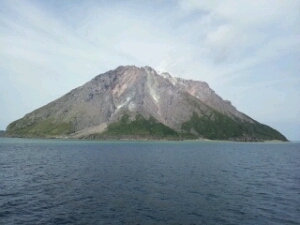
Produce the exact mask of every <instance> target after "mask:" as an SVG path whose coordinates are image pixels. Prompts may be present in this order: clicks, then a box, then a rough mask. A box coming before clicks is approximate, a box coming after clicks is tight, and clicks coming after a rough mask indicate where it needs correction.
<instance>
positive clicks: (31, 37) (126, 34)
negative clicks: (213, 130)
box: [0, 0, 300, 140]
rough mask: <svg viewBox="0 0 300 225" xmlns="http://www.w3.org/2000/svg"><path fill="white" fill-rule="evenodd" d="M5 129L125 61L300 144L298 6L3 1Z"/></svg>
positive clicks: (0, 57)
mask: <svg viewBox="0 0 300 225" xmlns="http://www.w3.org/2000/svg"><path fill="white" fill-rule="evenodd" d="M0 40H1V41H0V78H1V80H0V106H1V114H0V129H3V130H5V129H6V126H7V125H8V124H9V123H10V122H12V121H14V120H16V119H19V118H21V117H23V116H24V115H25V114H27V113H29V112H31V111H33V110H34V109H37V108H39V107H41V106H43V105H45V104H47V103H49V102H51V101H53V100H55V99H57V98H59V97H61V96H62V95H64V94H65V93H67V92H68V91H70V90H72V89H74V88H76V87H78V86H80V85H83V84H84V83H86V82H88V81H89V80H91V79H92V78H93V77H95V76H96V75H98V74H101V73H104V72H106V71H108V70H111V69H115V68H116V67H118V66H119V65H136V66H146V65H148V66H151V67H152V68H154V69H156V70H158V71H166V72H169V73H171V74H172V75H173V76H176V77H181V78H185V79H193V80H201V81H205V82H207V83H208V84H209V85H210V87H211V88H212V89H213V90H214V91H215V92H216V93H217V94H218V95H220V96H221V97H222V98H223V99H227V100H230V101H231V102H232V104H233V105H234V106H235V107H236V108H237V109H238V110H239V111H241V112H244V113H245V114H247V115H249V116H250V117H252V118H253V119H255V120H257V121H259V122H260V123H264V124H267V125H269V126H271V127H273V128H275V129H277V130H279V131H280V132H282V133H283V134H284V135H285V136H286V137H287V138H288V139H289V140H300V88H299V86H300V1H299V0H243V1H236V0H208V1H205V0H203V1H200V0H173V1H172V0H152V1H142V0H124V1H121V0H118V1H115V0H112V1H101V0H98V1H93V0H85V1H80V0H64V1H61V0H44V1H42V0H36V1H34V0H32V1H26V0H2V1H0Z"/></svg>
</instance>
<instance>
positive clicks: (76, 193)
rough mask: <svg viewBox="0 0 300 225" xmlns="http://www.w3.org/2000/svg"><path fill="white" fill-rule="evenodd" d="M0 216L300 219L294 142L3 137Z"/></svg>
mask: <svg viewBox="0 0 300 225" xmlns="http://www.w3.org/2000/svg"><path fill="white" fill-rule="evenodd" d="M0 224H3V225H10V224H14V225H15V224H22V225H23V224H105V225H106V224H136V225H137V224H141V225H142V224H164V225H167V224H228V225H229V224H231V225H234V224H237V225H240V224H249V225H250V224H251V225H253V224H255V225H259V224H262V225H266V224H272V225H273V224H275V225H276V224H278V225H282V224H298V225H299V224H300V143H299V142H298V143H296V142H294V143H293V142H290V143H235V142H212V141H211V142H209V141H206V142H200V141H182V142H171V141H165V142H164V141H157V142H155V141H152V142H146V141H143V142H142V141H141V142H138V141H134V142H133V141H113V142H111V141H77V140H36V139H9V138H0Z"/></svg>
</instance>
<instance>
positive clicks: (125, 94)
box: [6, 66, 286, 141]
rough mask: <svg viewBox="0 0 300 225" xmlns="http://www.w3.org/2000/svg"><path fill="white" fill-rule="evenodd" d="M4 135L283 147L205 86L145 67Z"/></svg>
mask: <svg viewBox="0 0 300 225" xmlns="http://www.w3.org/2000/svg"><path fill="white" fill-rule="evenodd" d="M125 118H126V120H125ZM122 121H123V122H122ZM6 134H7V135H9V136H21V137H68V138H100V139H104V138H113V139H115V138H126V137H128V138H131V139H132V138H145V139H179V138H180V139H181V138H209V139H221V140H239V141H263V140H273V139H276V140H282V141H286V138H285V137H284V136H283V135H282V134H280V133H279V132H278V131H276V130H274V129H272V128H270V127H268V126H265V125H262V124H260V123H258V122H256V121H255V120H253V119H251V118H250V117H248V116H246V115H245V114H243V113H241V112H239V111H238V110H236V108H235V107H234V106H232V105H231V103H230V102H229V101H224V100H223V99H222V98H221V97H220V96H218V95H217V94H216V93H215V92H214V91H213V90H212V89H211V88H210V87H209V86H208V84H207V83H205V82H201V81H192V80H184V79H180V78H175V77H172V76H171V75H170V74H168V73H162V74H158V73H157V72H156V71H155V70H153V69H152V68H151V67H147V66H146V67H141V68H139V67H135V66H120V67H118V68H116V69H115V70H111V71H108V72H106V73H104V74H100V75H98V76H96V77H95V78H94V79H92V80H91V81H90V82H87V83H86V84H84V85H83V86H80V87H78V88H76V89H74V90H72V91H70V92H69V93H67V94H66V95H64V96H62V97H61V98H59V99H57V100H55V101H53V102H51V103H49V104H48V105H45V106H43V107H41V108H39V109H37V110H35V111H33V112H31V113H29V114H27V115H25V116H24V117H23V118H22V119H20V120H17V121H15V122H13V123H11V124H10V125H9V126H8V127H7V131H6Z"/></svg>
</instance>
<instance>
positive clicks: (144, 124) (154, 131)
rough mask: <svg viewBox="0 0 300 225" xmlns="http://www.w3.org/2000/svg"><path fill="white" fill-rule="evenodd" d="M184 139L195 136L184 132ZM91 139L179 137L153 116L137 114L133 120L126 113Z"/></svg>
mask: <svg viewBox="0 0 300 225" xmlns="http://www.w3.org/2000/svg"><path fill="white" fill-rule="evenodd" d="M183 137H184V138H185V139H187V138H189V139H192V138H196V137H195V136H194V135H190V134H184V135H183ZM89 138H93V139H120V138H130V139H140V138H145V139H176V140H179V139H180V138H181V135H180V133H178V132H177V131H175V130H173V129H171V128H169V127H167V126H165V125H164V124H162V123H160V122H159V121H157V120H156V119H154V118H153V117H150V118H149V119H145V118H144V117H143V116H142V115H140V114H138V115H136V117H135V120H133V121H131V120H130V117H129V115H128V114H124V115H123V116H122V118H121V119H120V121H118V122H116V123H112V124H110V125H109V126H108V127H107V130H106V131H105V132H103V133H101V134H95V135H91V136H89Z"/></svg>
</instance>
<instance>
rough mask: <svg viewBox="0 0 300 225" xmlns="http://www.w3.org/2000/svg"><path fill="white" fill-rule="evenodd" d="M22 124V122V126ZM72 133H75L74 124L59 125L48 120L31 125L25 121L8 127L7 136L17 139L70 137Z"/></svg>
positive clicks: (64, 123)
mask: <svg viewBox="0 0 300 225" xmlns="http://www.w3.org/2000/svg"><path fill="white" fill-rule="evenodd" d="M20 122H22V124H21V125H20ZM26 122H27V123H26ZM72 132H74V128H73V125H72V123H66V122H61V123H59V122H55V121H54V120H53V119H50V118H48V119H46V120H43V121H39V122H33V123H29V122H28V121H26V120H23V119H22V120H17V121H15V122H13V123H11V124H10V125H9V126H8V127H7V132H6V134H8V135H12V136H17V137H18V136H20V137H53V136H60V135H68V134H70V133H72Z"/></svg>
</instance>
